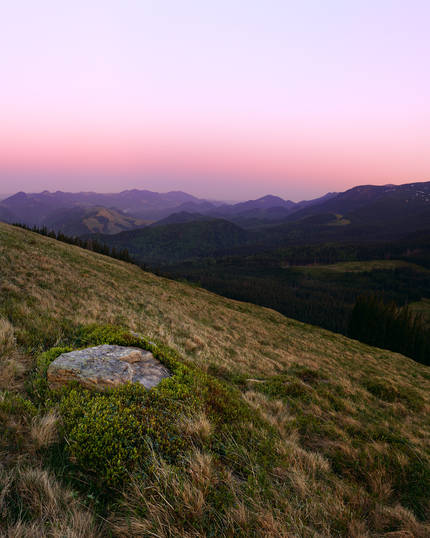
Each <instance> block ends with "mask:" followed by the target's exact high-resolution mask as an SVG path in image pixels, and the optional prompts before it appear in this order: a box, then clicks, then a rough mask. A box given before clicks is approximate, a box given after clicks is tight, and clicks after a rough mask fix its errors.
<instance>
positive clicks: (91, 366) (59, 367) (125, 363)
mask: <svg viewBox="0 0 430 538" xmlns="http://www.w3.org/2000/svg"><path fill="white" fill-rule="evenodd" d="M170 375H171V373H170V372H169V370H168V369H167V368H166V367H165V366H163V365H162V364H161V362H160V361H158V360H157V359H156V358H155V357H154V355H153V354H152V353H151V352H150V351H147V350H144V349H140V348H137V347H125V346H117V345H107V344H105V345H101V346H95V347H89V348H86V349H79V350H76V351H71V352H69V353H63V354H62V355H60V356H59V357H57V358H56V359H55V360H54V361H53V362H52V363H51V364H50V365H49V368H48V372H47V377H48V383H49V386H50V387H51V388H53V389H54V388H59V387H61V386H62V385H65V384H67V383H69V382H71V381H77V382H78V383H79V384H81V385H82V386H84V387H85V388H89V389H95V390H106V389H109V388H114V387H118V386H120V385H123V384H125V383H139V384H140V385H143V386H144V387H145V388H147V389H150V388H152V387H155V386H156V385H158V383H159V382H160V381H161V380H162V379H164V378H166V377H170Z"/></svg>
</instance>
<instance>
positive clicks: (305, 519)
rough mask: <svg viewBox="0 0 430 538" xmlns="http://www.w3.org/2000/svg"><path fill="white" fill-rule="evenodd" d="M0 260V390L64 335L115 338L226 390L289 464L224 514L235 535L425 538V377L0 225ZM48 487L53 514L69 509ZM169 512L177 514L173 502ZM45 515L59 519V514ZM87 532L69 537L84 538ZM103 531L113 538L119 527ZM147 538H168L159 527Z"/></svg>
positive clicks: (247, 308)
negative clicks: (145, 347)
mask: <svg viewBox="0 0 430 538" xmlns="http://www.w3.org/2000/svg"><path fill="white" fill-rule="evenodd" d="M0 259H1V265H0V321H1V327H0V333H1V334H2V336H0V339H1V338H2V339H3V340H2V343H1V342H0V345H1V346H2V347H0V353H1V352H2V351H3V357H2V362H1V364H0V366H1V367H2V371H1V372H0V382H1V384H2V386H1V387H0V388H2V389H6V388H7V389H14V388H15V389H16V390H17V391H20V390H23V389H22V383H21V381H22V379H25V376H26V375H27V374H26V372H25V369H26V368H31V364H32V360H33V358H34V356H35V355H36V354H37V353H38V352H39V351H42V350H45V349H47V348H49V347H50V346H52V345H54V344H57V343H60V342H63V341H65V340H67V336H68V334H69V333H70V330H71V328H73V327H76V326H77V325H79V324H86V323H93V322H99V323H115V324H121V325H124V326H126V327H128V328H130V329H132V330H135V331H139V332H141V333H143V334H145V335H147V336H148V337H149V338H150V339H152V340H155V341H159V342H162V343H164V344H167V345H169V346H170V347H172V348H173V349H175V350H177V351H178V352H179V353H180V354H181V355H183V356H185V357H186V358H187V359H188V360H190V361H192V362H194V363H195V364H196V365H197V366H198V367H199V368H201V369H202V370H206V371H209V372H212V373H214V374H215V375H218V376H220V377H223V378H225V379H227V380H228V381H229V382H235V383H236V384H237V386H238V387H239V388H240V390H241V392H242V395H243V398H244V400H245V401H246V402H247V403H248V404H249V405H250V406H251V407H253V408H255V409H256V411H257V410H258V412H259V413H261V415H262V417H263V418H264V419H265V420H266V421H267V422H268V423H270V424H271V425H273V426H274V427H275V428H276V429H277V431H278V433H279V439H280V441H279V444H278V447H277V451H278V453H279V454H283V456H284V459H285V461H286V462H287V463H286V464H285V466H284V467H280V468H274V469H272V472H271V473H270V475H269V476H267V480H268V482H269V484H268V486H267V488H268V491H269V493H267V495H266V497H264V499H263V498H261V499H260V498H259V496H258V495H257V494H255V497H253V498H251V499H245V498H239V499H237V506H236V508H235V509H234V510H236V511H232V512H231V514H230V515H229V517H231V518H232V519H234V520H235V525H236V524H237V525H239V526H240V525H241V524H243V525H245V523H243V521H245V520H246V518H250V517H251V516H250V513H251V512H252V513H253V517H255V518H256V519H257V522H258V523H257V525H256V526H255V527H254V530H253V532H254V533H255V535H260V533H261V535H265V536H287V535H297V536H314V535H323V536H324V535H325V536H332V535H348V536H357V537H358V536H367V535H383V534H385V533H389V532H394V531H399V532H400V531H402V530H403V531H405V532H409V533H410V534H403V535H402V536H408V535H411V534H412V535H415V536H428V535H429V533H430V528H429V527H428V526H426V524H425V521H429V519H430V512H429V506H428V491H429V489H428V488H430V391H429V389H430V370H429V369H428V368H426V367H424V366H422V365H419V364H417V363H414V362H413V361H412V360H410V359H407V358H405V357H403V356H400V355H398V354H394V353H390V352H386V351H382V350H378V349H374V348H371V347H368V346H365V345H363V344H360V343H358V342H356V341H352V340H349V339H348V338H345V337H342V336H340V335H336V334H333V333H330V332H328V331H324V330H322V329H319V328H316V327H312V326H309V325H305V324H303V323H299V322H296V321H293V320H290V319H287V318H285V317H283V316H282V315H281V314H278V313H276V312H274V311H272V310H269V309H265V308H261V307H258V306H254V305H251V304H245V303H240V302H236V301H232V300H228V299H225V298H222V297H219V296H217V295H215V294H212V293H209V292H207V291H204V290H202V289H199V288H195V287H191V286H189V285H186V284H181V283H178V282H173V281H169V280H166V279H162V278H159V277H156V276H154V275H152V274H149V273H145V272H143V271H141V270H140V269H138V268H137V267H135V266H133V265H129V264H125V263H123V262H119V261H117V260H113V259H110V258H107V257H104V256H101V255H97V254H94V253H91V252H87V251H84V250H81V249H79V248H77V247H73V246H69V245H65V244H62V243H59V242H56V241H54V240H52V239H49V238H44V237H40V236H38V235H36V234H33V233H30V232H27V231H24V230H21V229H17V228H13V227H10V226H8V225H5V224H2V223H0ZM2 318H3V319H2ZM12 331H13V334H14V335H15V337H16V339H17V345H15V344H14V341H13V338H12ZM298 365H299V366H300V368H299V367H298ZM303 367H306V368H307V370H303ZM14 420H15V419H14ZM40 420H42V419H40ZM0 421H2V422H0V427H2V426H3V427H5V425H6V427H7V428H12V429H13V428H14V427H16V430H17V431H20V429H21V430H22V431H25V428H26V427H27V426H26V425H25V424H21V423H17V424H16V425H15V426H14V425H13V424H12V425H11V424H9V423H8V417H7V415H6V414H5V413H4V412H3V414H2V413H0ZM33 426H34V424H33ZM39 429H40V428H39ZM32 431H33V430H32ZM30 433H31V432H30ZM32 435H33V437H31V435H30V434H29V438H30V437H31V438H37V434H34V433H33V434H32ZM23 446H24V448H25V450H26V451H27V456H28V455H30V456H29V457H30V458H31V461H32V465H34V461H35V460H34V458H35V456H34V450H33V449H32V448H31V445H29V444H28V443H27V441H26V442H24V444H23ZM11 450H12V449H11V448H10V447H8V446H3V445H0V451H3V453H4V454H6V457H5V458H4V460H5V461H9V462H10V463H9V465H10V466H13V465H15V464H16V461H17V459H19V461H20V462H21V463H20V465H22V464H23V463H22V462H23V461H24V462H25V460H26V456H25V451H24V449H23V451H24V452H22V453H20V454H19V457H18V456H16V457H15V456H14V455H13V454H12V452H11V453H9V454H8V451H11ZM32 450H33V452H32ZM43 465H44V464H43V462H40V466H41V467H40V472H39V478H38V480H40V481H42V482H43V481H44V480H45V478H46V477H45V478H43V476H44V475H43V473H45V472H46V471H45V470H44V469H43ZM190 465H191V464H190ZM191 467H192V465H191ZM26 472H27V475H26V474H25V473H26ZM29 472H30V471H20V473H21V474H20V480H21V482H23V483H24V484H25V483H26V482H25V481H26V480H27V481H29V480H30V481H31V480H34V479H35V477H34V476H33V478H31V477H30V478H29V476H28V473H29ZM33 472H34V470H33ZM23 473H24V474H23ZM46 480H47V479H46ZM46 480H45V482H46ZM52 480H53V481H54V482H53V484H54V485H53V486H52V487H53V488H54V489H55V488H58V496H59V497H61V498H64V499H65V500H64V503H66V504H68V503H70V502H72V501H71V500H70V499H69V497H68V495H69V493H68V491H67V490H64V489H61V488H62V486H61V485H60V484H59V483H58V482H56V481H55V479H54V478H52ZM271 483H272V485H271ZM3 486H4V484H3ZM169 487H170V486H169V484H168V483H167V485H166V489H165V490H164V493H165V494H166V495H167V493H166V491H167V490H168V488H169ZM172 487H173V486H172ZM193 487H196V488H198V485H194V486H193ZM24 491H26V490H25V489H24ZM73 498H74V497H73ZM67 499H69V500H67ZM203 502H204V499H203ZM169 506H170V505H169ZM181 506H182V508H183V510H185V513H187V510H188V509H189V508H187V505H186V499H185V497H184V498H182V500H181ZM184 506H185V508H184ZM0 509H1V506H0ZM74 509H75V508H74V505H73V503H72V504H71V505H70V510H74ZM52 510H53V512H52V513H55V514H57V512H55V510H59V512H58V514H59V515H58V517H61V509H60V508H59V507H58V506H57V507H56V508H55V510H54V508H52ZM160 510H161V508H160ZM160 513H161V514H162V515H161V516H160V517H161V518H163V517H167V515H166V512H160ZM76 514H77V515H76V518H77V519H79V521H81V522H82V521H83V522H85V521H87V519H88V518H90V517H91V514H90V513H89V509H88V508H85V507H83V506H82V505H81V504H78V505H76ZM41 517H42V516H41ZM43 517H45V516H43ZM73 517H75V516H73ZM140 517H142V518H144V517H146V516H144V515H140ZM220 517H221V516H220ZM223 517H224V516H223ZM416 518H418V520H419V521H417V519H416ZM241 521H242V523H241ZM82 525H84V523H82ZM88 525H89V526H87V527H85V529H86V530H84V531H83V532H82V533H81V534H79V532H77V531H76V529H75V530H74V532H75V531H76V532H75V534H71V535H73V536H84V535H88V533H89V530H88V529H89V528H90V523H88ZM103 525H107V527H109V525H110V524H109V523H106V522H103ZM172 525H173V524H172ZM107 527H106V528H104V530H103V531H102V533H104V534H106V533H107V532H108V531H107V530H106V529H107ZM91 528H92V527H91ZM137 528H138V527H136V528H135V534H136V535H139V533H138V531H137V530H136V529H137ZM143 528H144V527H143V526H142V529H143ZM145 528H146V527H145ZM153 528H156V527H153ZM172 528H173V529H175V528H176V532H178V528H177V527H172ZM235 528H236V527H235ZM244 528H248V527H246V525H245V527H244ZM112 529H113V532H118V534H119V535H121V530H118V529H121V526H120V525H119V526H117V527H115V526H113V527H109V532H110V531H112ZM115 529H116V530H115ZM0 532H1V527H0ZM63 532H64V531H63ZM91 532H93V533H94V535H95V534H96V531H95V530H94V531H91ZM157 533H158V534H157V535H160V536H170V535H172V534H169V531H168V530H166V528H165V527H163V525H162V524H160V527H159V528H157ZM247 533H248V535H249V534H250V531H249V528H248V531H247ZM245 534H246V533H245ZM16 535H19V534H16ZM36 535H37V534H35V536H36ZM52 535H53V536H54V535H55V536H57V535H58V536H60V535H61V533H59V534H52ZM141 535H142V536H149V535H151V534H150V533H148V534H145V533H144V532H143V531H142V533H141ZM184 535H185V531H184ZM199 535H200V534H198V533H197V534H192V533H190V534H188V536H199ZM391 536H393V534H392V535H391ZM397 536H400V534H398V535H397Z"/></svg>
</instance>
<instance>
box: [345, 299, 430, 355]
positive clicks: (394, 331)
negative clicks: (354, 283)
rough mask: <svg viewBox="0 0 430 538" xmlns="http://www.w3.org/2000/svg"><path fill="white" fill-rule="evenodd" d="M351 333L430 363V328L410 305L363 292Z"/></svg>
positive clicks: (351, 326)
mask: <svg viewBox="0 0 430 538" xmlns="http://www.w3.org/2000/svg"><path fill="white" fill-rule="evenodd" d="M348 336H350V337H351V338H355V339H357V340H360V341H361V342H364V343H366V344H370V345H372V346H376V347H381V348H384V349H390V350H391V351H397V352H398V353H402V354H403V355H407V356H408V357H411V358H413V359H415V360H416V361H418V362H421V363H423V364H427V365H430V330H429V329H428V327H427V325H426V324H425V323H424V321H423V318H422V316H421V315H419V314H416V313H414V312H412V311H411V310H410V308H409V307H408V306H407V305H405V306H402V307H398V306H397V305H396V304H395V303H394V302H389V303H385V302H384V301H383V300H382V298H381V297H378V296H377V295H361V296H360V297H358V298H357V301H356V303H355V306H354V308H353V310H352V313H351V317H350V321H349V327H348Z"/></svg>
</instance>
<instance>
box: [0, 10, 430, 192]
mask: <svg viewBox="0 0 430 538" xmlns="http://www.w3.org/2000/svg"><path fill="white" fill-rule="evenodd" d="M429 21H430V2H429V1H428V0H421V1H420V0H408V1H406V0H401V1H398V0H347V1H345V0H294V1H293V0H260V1H256V0H216V1H215V0H204V1H201V0H74V1H73V2H70V1H68V0H37V2H36V1H34V0H0V193H12V192H16V191H18V190H24V191H31V192H36V191H41V190H44V189H48V190H58V189H60V190H69V191H79V190H95V191H100V192H114V191H119V190H123V189H127V188H147V189H151V190H156V191H160V192H165V191H168V190H178V189H180V190H185V191H187V192H190V193H192V194H195V195H198V196H203V197H207V198H217V199H229V200H241V199H248V198H253V197H257V196H262V195H264V194H267V193H272V194H277V195H280V196H283V197H285V198H290V199H293V200H299V199H306V198H312V197H315V196H318V195H320V194H323V193H325V192H329V191H341V190H345V189H347V188H350V187H352V186H354V185H357V184H369V183H370V184H386V183H396V184H397V183H407V182H412V181H425V180H430V32H429V31H428V27H429Z"/></svg>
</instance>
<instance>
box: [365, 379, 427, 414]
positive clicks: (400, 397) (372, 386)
mask: <svg viewBox="0 0 430 538" xmlns="http://www.w3.org/2000/svg"><path fill="white" fill-rule="evenodd" d="M363 386H364V387H365V388H366V389H367V390H368V391H369V392H370V393H371V394H373V396H375V397H376V398H379V399H380V400H383V401H384V402H389V403H393V402H402V403H404V404H405V405H407V406H408V407H409V408H411V409H413V410H414V411H420V410H421V409H422V408H423V406H424V401H423V399H422V397H421V396H420V394H419V393H418V391H416V390H414V389H413V388H412V387H405V386H403V385H399V384H395V383H393V382H390V381H389V380H387V379H383V378H378V377H376V378H366V379H364V380H363Z"/></svg>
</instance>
